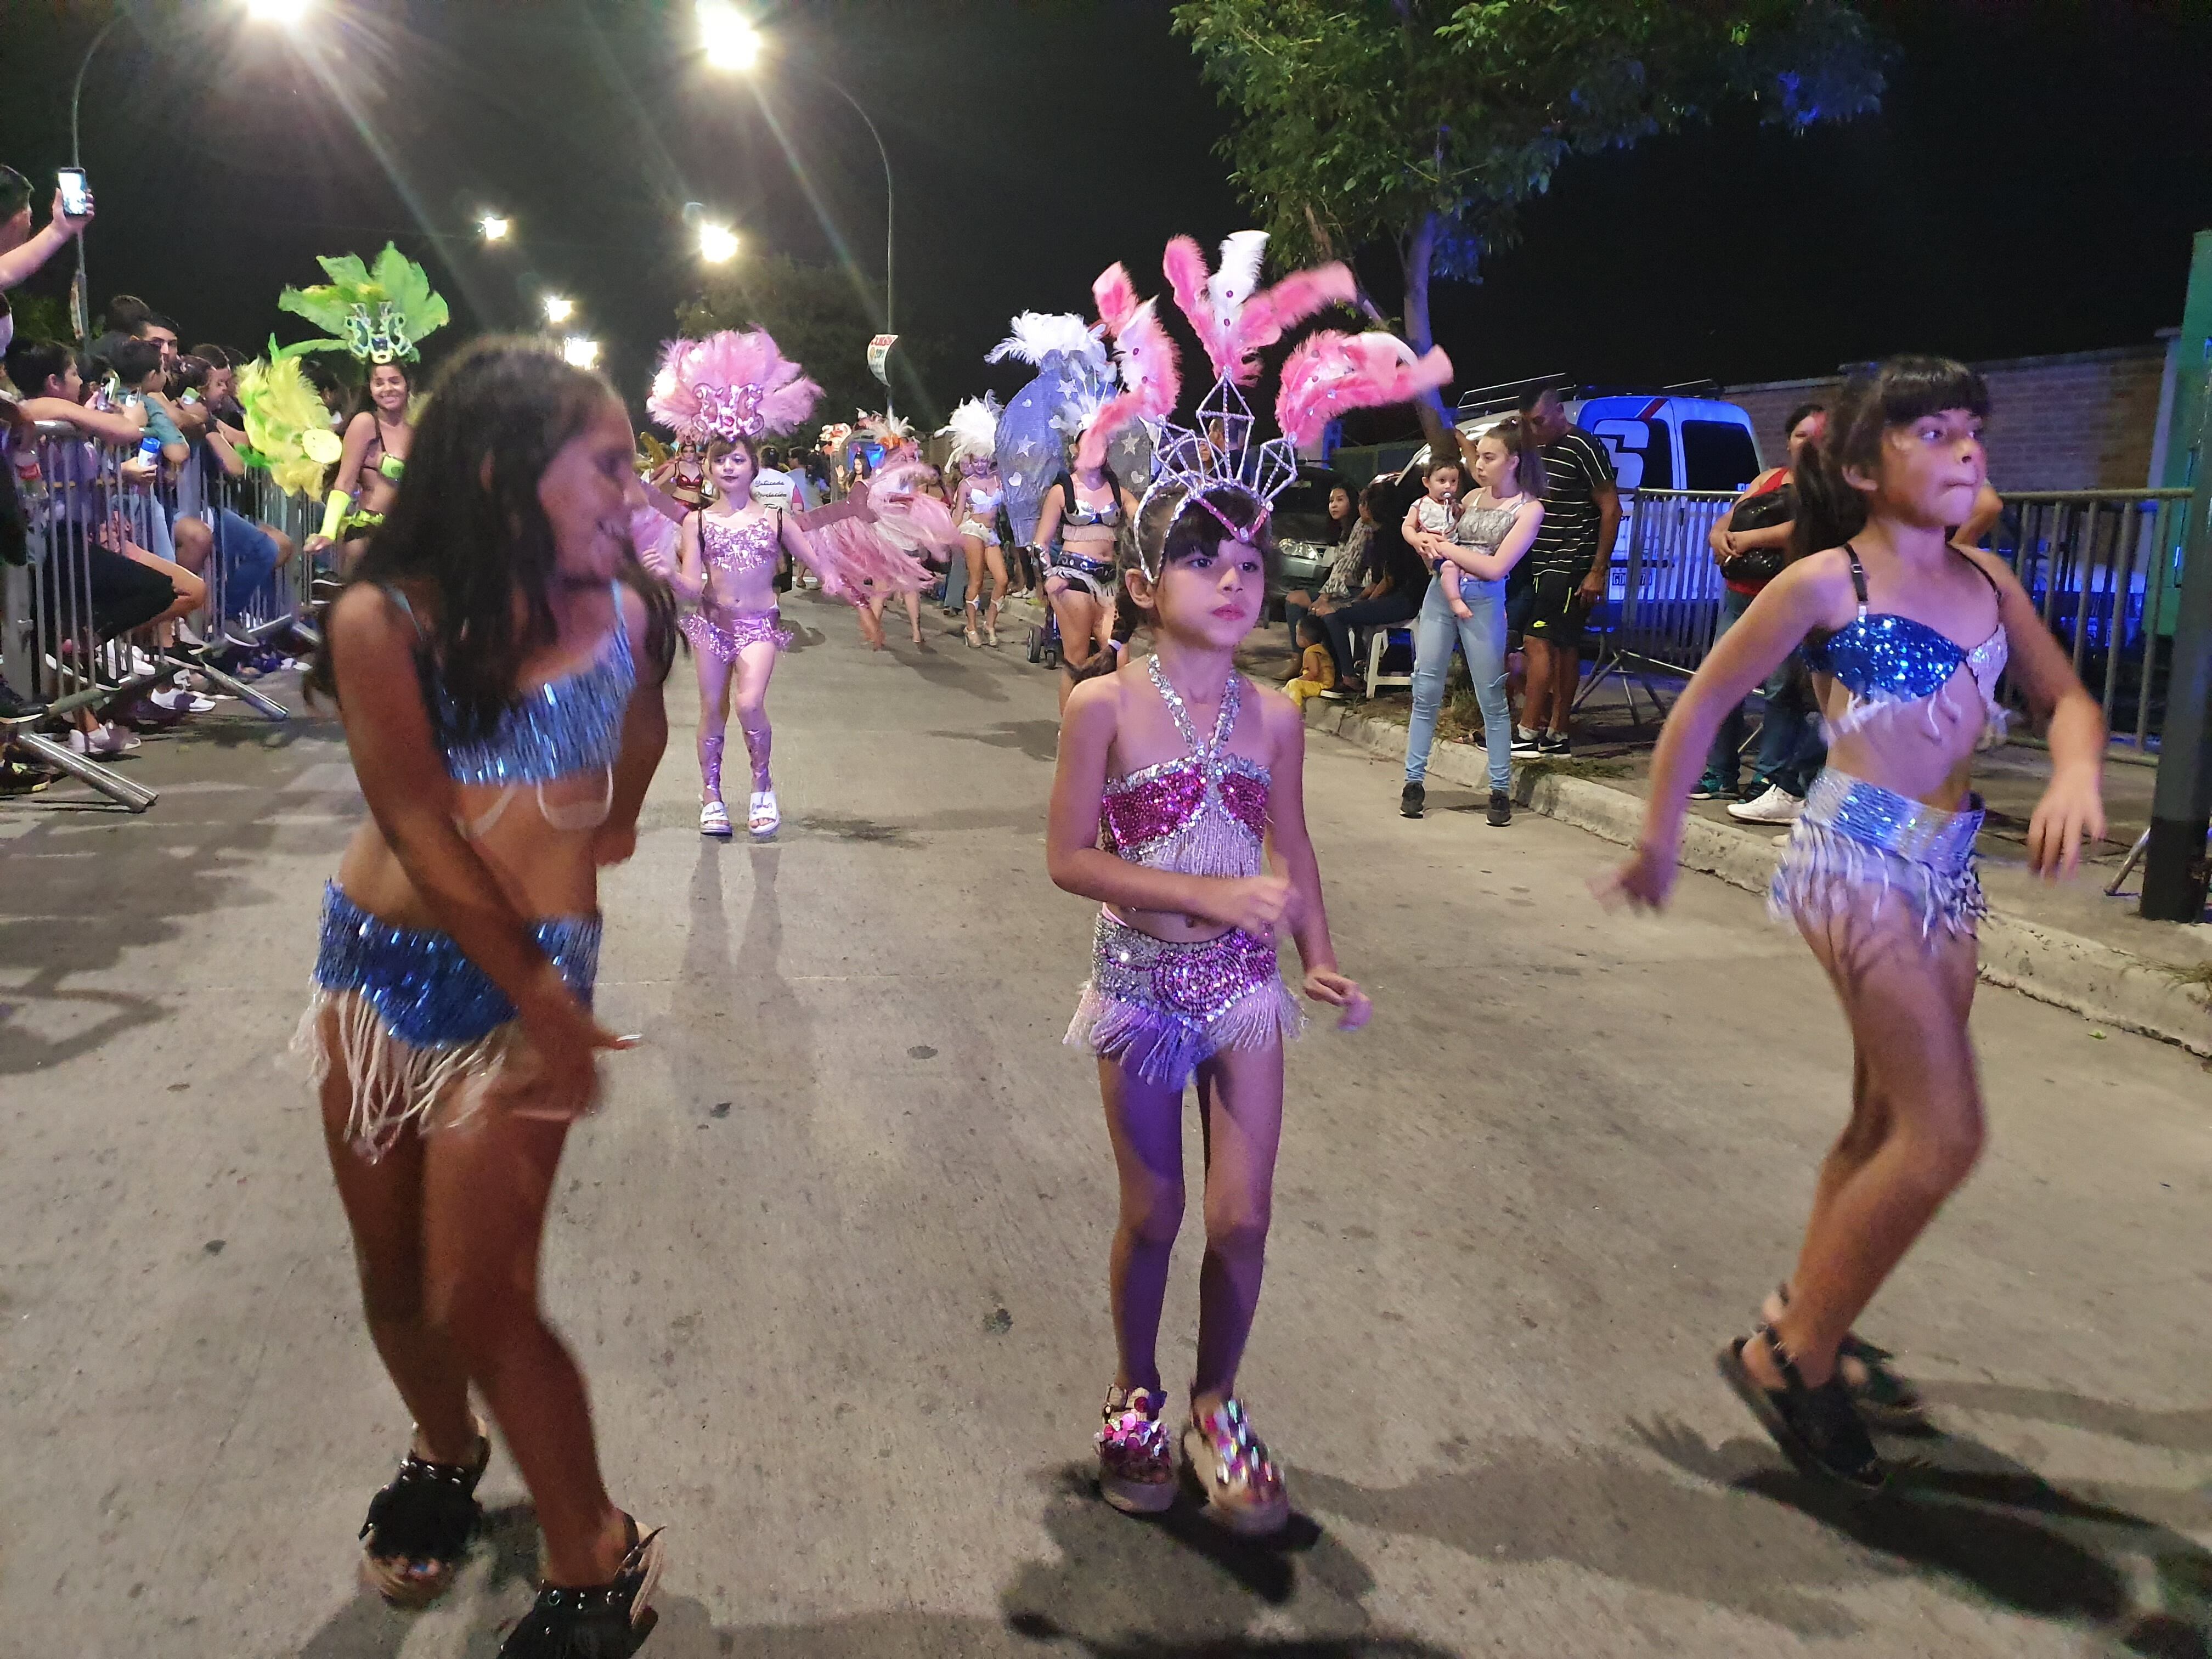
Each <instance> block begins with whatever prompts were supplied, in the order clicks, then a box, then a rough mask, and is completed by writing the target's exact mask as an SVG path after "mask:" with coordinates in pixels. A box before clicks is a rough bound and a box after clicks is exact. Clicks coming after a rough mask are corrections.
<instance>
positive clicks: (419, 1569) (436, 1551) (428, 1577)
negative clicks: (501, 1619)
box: [361, 1435, 491, 1607]
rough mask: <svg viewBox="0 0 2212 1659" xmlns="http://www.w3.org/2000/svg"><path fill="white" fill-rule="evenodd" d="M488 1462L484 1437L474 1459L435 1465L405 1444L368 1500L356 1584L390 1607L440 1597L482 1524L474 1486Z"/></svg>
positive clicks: (424, 1602) (488, 1444)
mask: <svg viewBox="0 0 2212 1659" xmlns="http://www.w3.org/2000/svg"><path fill="white" fill-rule="evenodd" d="M490 1462H491V1442H490V1440H489V1439H488V1438H487V1437H484V1436H483V1435H478V1436H477V1456H476V1461H475V1462H473V1463H433V1462H430V1461H429V1460H428V1458H424V1457H417V1456H416V1455H415V1453H414V1451H413V1449H411V1448H410V1449H409V1451H408V1453H407V1455H406V1456H405V1457H404V1458H403V1459H401V1460H400V1463H399V1473H398V1474H395V1475H393V1476H392V1481H391V1484H390V1485H388V1486H386V1487H385V1488H384V1490H383V1491H381V1492H378V1493H377V1494H376V1496H375V1497H374V1498H370V1499H369V1500H368V1520H366V1521H364V1522H362V1523H361V1537H362V1553H361V1577H362V1583H365V1584H367V1585H368V1587H369V1588H370V1589H373V1590H374V1591H375V1592H376V1593H377V1594H378V1595H380V1596H382V1597H383V1598H384V1599H385V1600H386V1601H389V1602H390V1603H391V1604H392V1606H393V1607H428V1606H429V1605H430V1603H431V1602H433V1601H436V1600H437V1599H438V1598H439V1597H440V1596H441V1595H444V1594H445V1593H446V1591H447V1589H448V1588H450V1587H451V1586H452V1584H453V1572H454V1570H455V1568H456V1567H458V1566H459V1563H460V1559H461V1557H462V1556H463V1555H464V1554H465V1553H466V1552H467V1550H468V1547H469V1540H470V1539H471V1538H472V1537H474V1536H475V1535H476V1530H477V1528H478V1527H479V1526H481V1525H482V1524H483V1504H479V1503H477V1482H478V1481H480V1480H483V1475H484V1470H485V1468H487V1467H489V1464H490Z"/></svg>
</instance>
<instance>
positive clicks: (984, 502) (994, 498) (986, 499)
mask: <svg viewBox="0 0 2212 1659" xmlns="http://www.w3.org/2000/svg"><path fill="white" fill-rule="evenodd" d="M1005 495H1006V491H1005V490H1003V489H984V488H983V487H982V486H981V485H980V484H972V483H971V484H969V486H968V507H969V511H971V512H975V513H995V512H997V511H998V510H999V503H1000V501H1001V500H1002V499H1004V497H1005Z"/></svg>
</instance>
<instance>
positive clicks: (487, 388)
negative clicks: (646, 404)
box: [307, 338, 676, 739]
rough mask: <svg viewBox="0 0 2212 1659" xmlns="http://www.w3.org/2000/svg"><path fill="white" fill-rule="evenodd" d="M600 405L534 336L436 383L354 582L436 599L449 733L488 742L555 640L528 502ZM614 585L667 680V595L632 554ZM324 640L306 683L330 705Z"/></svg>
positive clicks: (543, 529) (607, 389) (606, 395)
mask: <svg viewBox="0 0 2212 1659" xmlns="http://www.w3.org/2000/svg"><path fill="white" fill-rule="evenodd" d="M610 404H613V405H615V406H616V407H620V400H619V399H618V398H617V397H616V396H615V392H614V388H613V387H612V386H609V385H608V384H607V382H606V381H605V380H602V379H601V378H600V377H599V375H598V374H594V373H592V371H590V370H588V369H582V368H575V367H574V365H572V364H570V363H568V362H564V361H563V360H562V356H561V354H560V352H559V350H558V349H556V348H555V347H554V346H552V345H551V344H550V343H547V342H544V341H540V340H531V339H521V338H515V339H489V340H482V341H479V342H477V343H476V344H474V345H472V346H471V347H470V348H469V349H467V350H466V351H465V352H463V353H462V354H461V356H459V357H458V358H456V359H454V360H453V362H450V363H448V364H447V366H446V368H445V370H444V371H443V373H441V374H440V375H439V377H438V381H437V385H436V387H435V394H434V395H433V396H432V398H431V399H430V404H429V407H428V409H427V410H424V412H423V416H422V424H421V425H420V426H418V427H416V428H415V441H414V443H413V445H412V446H411V447H410V449H409V452H408V456H407V473H406V476H405V477H404V478H403V479H402V480H401V482H400V485H399V495H398V501H395V502H394V503H393V505H392V511H391V512H390V513H388V514H387V515H386V518H385V521H384V524H383V526H382V527H381V528H380V529H379V530H378V531H377V532H376V533H375V535H374V537H373V538H370V541H369V544H368V551H367V552H365V553H364V554H362V557H361V561H360V562H359V563H358V564H356V566H355V567H354V572H353V575H352V577H351V581H352V582H368V583H372V584H374V585H375V586H380V587H389V586H393V585H394V584H396V583H400V582H404V581H410V580H412V581H416V582H420V583H422V584H424V585H427V586H428V587H429V588H430V589H431V590H432V592H435V594H436V596H437V603H436V608H435V609H436V614H435V617H433V618H432V619H431V627H430V637H429V650H430V656H431V659H432V660H431V661H430V662H426V663H425V664H424V668H425V671H426V673H427V672H428V671H431V670H432V669H433V668H435V672H436V675H437V678H438V682H439V684H440V686H441V688H442V690H443V691H444V693H445V699H446V702H447V708H448V709H449V710H450V718H451V721H452V726H451V728H450V729H449V730H448V731H447V734H446V735H448V736H451V737H453V738H461V739H471V738H481V737H483V736H486V735H488V734H489V732H491V731H492V730H493V728H494V727H495V726H496V725H497V723H498V721H499V718H500V716H501V714H504V713H505V712H506V711H507V708H509V707H511V706H512V705H513V702H514V694H515V687H516V684H517V682H518V681H519V679H520V674H521V667H522V663H523V659H525V658H526V657H527V656H528V655H529V654H530V653H532V652H534V651H538V650H542V649H543V648H544V647H546V646H548V645H550V644H551V643H552V642H553V641H555V640H556V638H557V637H558V636H559V635H560V625H559V623H556V621H555V620H554V616H553V605H552V597H551V593H552V587H553V584H554V581H555V579H556V578H555V572H554V559H555V552H554V543H553V526H552V525H551V524H550V523H549V522H548V521H547V520H546V517H545V509H544V507H542V506H541V505H540V504H539V502H538V481H539V479H541V478H542V477H544V474H545V469H546V468H547V467H548V466H549V465H551V464H552V461H553V458H554V457H555V456H556V455H557V454H558V453H560V452H561V450H562V447H563V446H565V445H566V444H567V443H568V441H569V440H570V439H572V438H574V437H575V436H576V435H577V434H579V433H580V432H581V431H582V430H583V429H584V428H585V427H586V426H587V425H588V424H590V422H591V421H592V418H593V417H594V416H597V415H599V414H600V413H601V412H602V411H604V410H605V409H606V408H607V407H608V406H609V405H610ZM487 474H489V477H488V478H487ZM621 579H622V580H623V582H624V583H626V584H627V585H628V586H630V587H631V588H633V589H635V591H636V592H638V593H639V594H640V595H641V596H642V597H643V599H644V600H645V603H646V608H647V612H648V613H649V617H650V622H649V623H648V626H647V635H646V638H647V655H648V656H649V657H650V659H652V663H653V667H654V669H655V671H658V672H659V673H662V674H665V673H666V672H667V671H668V665H669V664H670V662H671V660H673V658H674V654H675V636H676V602H675V599H674V598H673V597H672V596H671V594H670V592H669V591H668V589H667V587H666V586H665V585H664V584H663V583H661V582H659V580H655V579H654V578H653V575H652V574H650V573H649V572H647V570H646V568H644V567H643V566H642V565H641V564H640V563H638V562H637V556H636V555H635V553H632V554H631V555H630V556H629V557H628V558H626V559H624V560H623V568H622V571H621ZM349 585H350V584H349ZM518 594H520V597H521V599H522V601H523V603H522V605H521V610H522V612H523V614H522V616H521V617H520V619H519V625H518V618H517V617H516V615H515V611H516V605H515V599H516V596H517V595H518ZM330 641H331V635H330V634H329V633H328V632H327V631H325V634H324V635H323V644H322V647H321V648H320V649H319V651H317V652H316V653H315V660H314V665H313V668H312V669H311V670H310V671H309V673H308V677H307V684H308V686H309V688H310V689H311V690H315V691H319V692H321V693H323V694H324V695H325V696H333V697H334V696H336V695H337V679H336V678H335V674H334V671H333V665H332V662H331V644H330Z"/></svg>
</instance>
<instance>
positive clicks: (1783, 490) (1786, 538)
mask: <svg viewBox="0 0 2212 1659" xmlns="http://www.w3.org/2000/svg"><path fill="white" fill-rule="evenodd" d="M1826 424H1827V412H1826V410H1824V409H1823V408H1822V407H1821V405H1820V404H1799V405H1798V406H1797V407H1796V408H1795V409H1793V410H1790V418H1789V420H1788V421H1787V422H1784V426H1783V428H1782V435H1783V440H1784V443H1785V444H1786V445H1787V446H1788V447H1787V450H1786V452H1785V455H1784V461H1783V464H1782V465H1780V466H1774V467H1769V468H1768V469H1767V470H1766V471H1764V472H1762V473H1760V474H1759V476H1758V477H1756V478H1753V480H1752V481H1751V483H1749V484H1748V485H1747V486H1746V487H1745V489H1744V492H1743V494H1741V495H1739V496H1737V497H1736V498H1735V501H1733V502H1732V503H1731V504H1730V505H1729V509H1728V511H1727V512H1725V513H1722V514H1721V515H1720V517H1719V518H1717V519H1716V520H1713V527H1712V531H1711V534H1710V535H1709V536H1708V537H1707V538H1706V540H1707V541H1708V542H1709V543H1710V544H1711V547H1712V550H1713V558H1714V560H1715V561H1716V562H1717V563H1718V564H1719V565H1720V568H1721V579H1722V580H1723V581H1724V582H1725V583H1726V584H1727V589H1726V592H1724V594H1723V597H1722V600H1721V617H1720V626H1719V627H1718V629H1717V630H1716V631H1715V632H1714V635H1713V641H1714V643H1715V644H1718V643H1719V642H1720V638H1721V635H1723V634H1725V633H1727V632H1728V630H1729V629H1730V628H1731V627H1733V626H1734V625H1735V621H1736V619H1737V618H1738V617H1741V616H1742V615H1743V613H1744V612H1745V611H1747V610H1749V609H1750V608H1751V602H1752V600H1753V599H1756V598H1757V597H1758V596H1759V590H1760V589H1761V588H1763V587H1765V586H1766V584H1767V583H1769V582H1771V581H1772V580H1774V579H1775V578H1776V577H1777V576H1778V575H1780V574H1782V572H1783V570H1784V568H1785V567H1786V566H1787V565H1788V564H1789V562H1790V526H1791V525H1792V524H1794V523H1795V522H1796V517H1797V489H1796V483H1795V482H1794V481H1793V476H1792V475H1793V474H1794V473H1795V472H1796V467H1797V463H1798V460H1799V459H1800V458H1801V457H1802V455H1803V454H1804V453H1805V452H1806V450H1807V449H1808V448H1809V447H1811V446H1813V445H1814V444H1815V443H1818V442H1819V441H1820V433H1821V430H1822V428H1825V427H1826ZM1759 696H1760V700H1761V704H1762V708H1763V712H1762V714H1761V715H1760V718H1759V758H1758V759H1757V761H1755V762H1754V763H1753V766H1752V772H1751V787H1750V788H1749V789H1748V790H1742V789H1739V787H1738V783H1739V781H1740V778H1741V772H1742V759H1743V744H1744V720H1743V710H1744V705H1743V704H1741V703H1738V704H1737V705H1736V706H1735V708H1731V709H1729V711H1728V713H1727V714H1724V715H1723V716H1722V718H1721V725H1720V730H1719V731H1718V732H1716V733H1715V734H1714V736H1713V748H1712V752H1711V754H1710V755H1708V756H1707V757H1705V775H1704V776H1703V777H1702V778H1700V779H1699V780H1698V787H1696V788H1695V789H1694V790H1692V792H1691V793H1690V799H1692V800H1725V801H1735V800H1736V799H1738V798H1739V796H1741V798H1742V799H1743V805H1741V808H1738V807H1735V806H1731V807H1730V808H1729V811H1730V812H1731V813H1732V814H1733V815H1734V816H1735V817H1739V818H1741V819H1743V820H1744V821H1745V822H1746V823H1795V822H1796V817H1797V814H1798V812H1799V811H1801V810H1802V808H1803V806H1804V805H1805V792H1806V790H1807V789H1808V787H1811V784H1812V781H1813V779H1814V776H1816V775H1818V774H1819V772H1820V761H1821V757H1823V755H1824V754H1825V753H1826V748H1825V745H1823V744H1821V742H1820V720H1819V718H1818V711H1817V710H1816V709H1815V708H1814V704H1813V696H1812V687H1811V675H1810V673H1809V671H1808V670H1807V668H1806V666H1805V659H1804V657H1803V654H1802V653H1798V652H1794V651H1793V652H1792V653H1790V656H1789V658H1788V659H1786V660H1785V661H1784V663H1783V664H1782V665H1781V666H1780V667H1778V668H1777V669H1776V670H1775V671H1774V672H1773V673H1771V674H1770V675H1768V676H1767V678H1766V683H1765V684H1764V685H1763V686H1761V687H1760V688H1759Z"/></svg>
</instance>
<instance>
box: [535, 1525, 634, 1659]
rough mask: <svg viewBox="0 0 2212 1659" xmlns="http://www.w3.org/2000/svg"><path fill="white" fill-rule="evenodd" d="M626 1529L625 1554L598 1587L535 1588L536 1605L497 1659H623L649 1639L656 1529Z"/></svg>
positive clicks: (553, 1586)
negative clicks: (627, 1540) (617, 1565)
mask: <svg viewBox="0 0 2212 1659" xmlns="http://www.w3.org/2000/svg"><path fill="white" fill-rule="evenodd" d="M623 1526H625V1527H627V1528H629V1553H628V1554H626V1555H624V1556H623V1562H622V1565H621V1567H620V1568H618V1569H617V1571H616V1573H615V1576H614V1577H612V1578H610V1579H609V1580H608V1581H607V1582H606V1583H604V1584H583V1585H572V1584H540V1585H539V1586H538V1600H537V1601H534V1602H532V1604H531V1608H530V1611H529V1612H528V1613H525V1614H524V1615H523V1618H522V1622H521V1623H520V1624H518V1625H517V1626H515V1627H514V1628H513V1630H511V1631H509V1632H507V1640H506V1641H504V1642H502V1643H501V1644H500V1648H499V1659H629V1656H630V1655H632V1654H634V1653H635V1652H636V1651H637V1650H638V1649H639V1648H640V1647H641V1645H643V1644H644V1642H645V1638H647V1637H648V1636H650V1635H651V1634H652V1633H653V1623H654V1621H655V1619H656V1617H657V1615H656V1614H655V1613H653V1590H654V1589H656V1588H657V1587H658V1586H659V1583H660V1539H661V1528H658V1527H656V1528H653V1530H652V1531H651V1532H648V1533H646V1534H643V1535H642V1536H641V1535H640V1534H639V1533H638V1529H637V1522H635V1521H634V1520H632V1519H631V1518H630V1517H629V1516H627V1515H625V1516H623Z"/></svg>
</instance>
